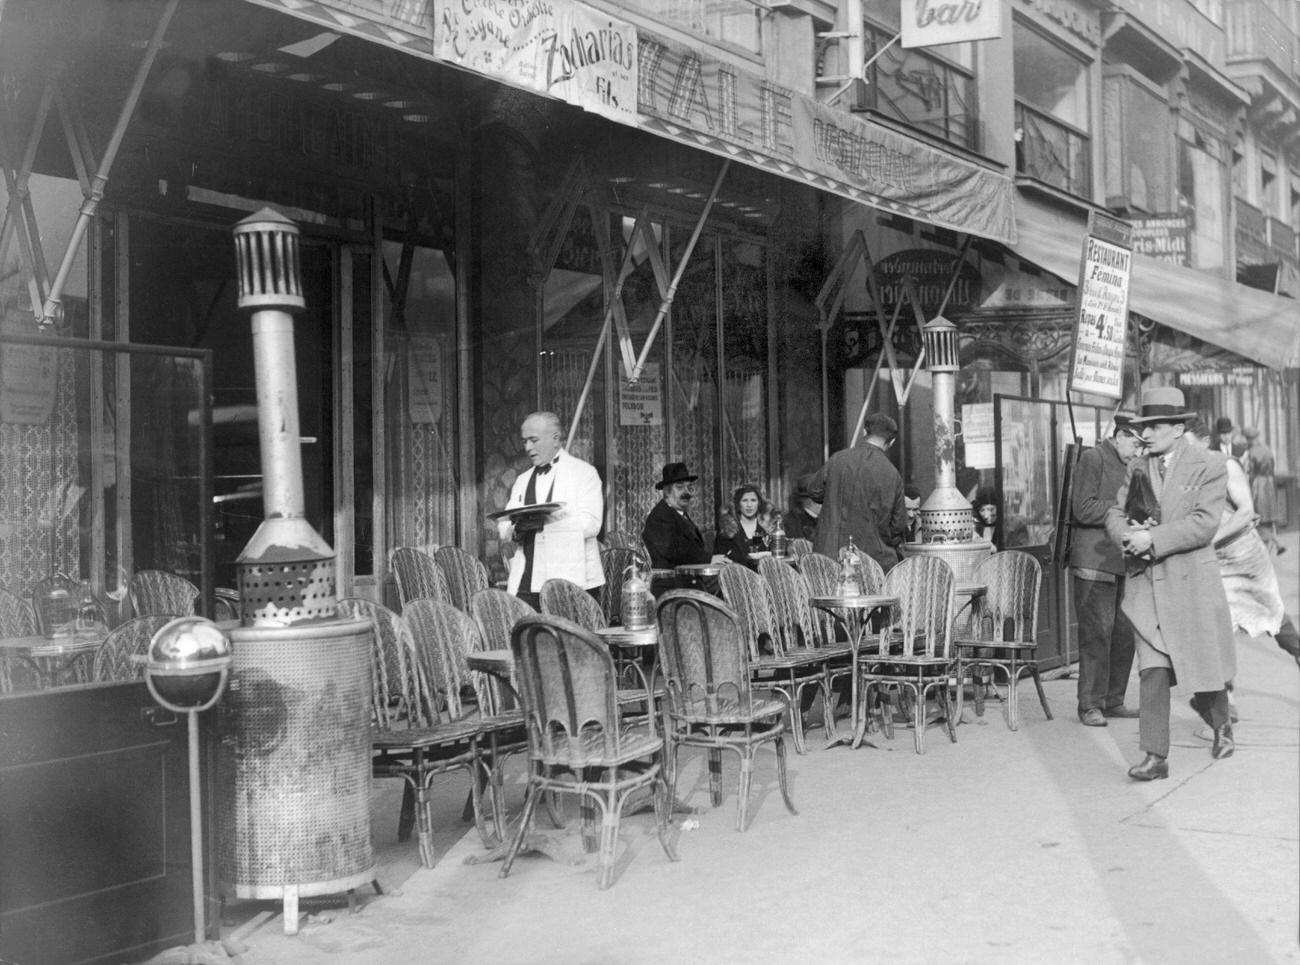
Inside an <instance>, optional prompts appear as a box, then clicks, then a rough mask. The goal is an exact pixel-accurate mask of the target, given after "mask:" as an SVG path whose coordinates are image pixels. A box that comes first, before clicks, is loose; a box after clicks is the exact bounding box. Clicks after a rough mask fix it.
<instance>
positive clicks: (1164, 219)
mask: <svg viewBox="0 0 1300 965" xmlns="http://www.w3.org/2000/svg"><path fill="white" fill-rule="evenodd" d="M1131 224H1132V225H1133V254H1135V255H1145V256H1146V257H1148V258H1154V259H1155V260H1156V261H1166V262H1169V263H1170V264H1171V265H1187V266H1189V267H1190V266H1191V264H1192V261H1191V238H1192V219H1191V215H1186V214H1157V215H1152V216H1151V217H1149V218H1134V219H1133V221H1132V222H1131Z"/></svg>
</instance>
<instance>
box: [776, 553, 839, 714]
mask: <svg viewBox="0 0 1300 965" xmlns="http://www.w3.org/2000/svg"><path fill="white" fill-rule="evenodd" d="M758 575H759V576H761V577H762V578H763V579H764V580H765V581H766V582H767V587H768V589H769V590H771V591H772V599H773V601H774V602H775V603H776V611H777V617H778V619H779V620H780V622H781V624H782V625H783V626H792V627H797V628H798V634H799V637H800V638H802V639H803V640H805V641H807V643H808V649H809V650H815V651H817V652H818V653H820V654H821V655H822V657H823V658H824V662H823V663H822V665H821V667H822V682H821V688H822V708H823V715H824V716H823V718H822V722H823V726H824V728H825V730H826V733H827V735H828V736H829V735H830V734H832V733H833V732H834V730H835V693H834V689H833V687H834V684H835V681H836V680H838V679H841V678H846V677H850V676H851V675H852V674H853V648H852V647H850V646H849V642H848V635H847V633H846V634H845V638H844V639H843V640H839V639H837V638H836V626H837V624H836V622H835V618H834V617H833V616H831V614H830V613H828V612H827V611H825V610H814V609H813V605H812V602H811V597H812V589H811V586H810V585H809V581H808V578H807V577H806V576H804V575H803V574H802V573H800V572H799V571H797V570H796V569H795V568H794V567H792V566H791V565H790V564H789V563H787V562H785V561H784V560H778V559H774V558H771V557H767V558H764V559H761V560H759V561H758Z"/></svg>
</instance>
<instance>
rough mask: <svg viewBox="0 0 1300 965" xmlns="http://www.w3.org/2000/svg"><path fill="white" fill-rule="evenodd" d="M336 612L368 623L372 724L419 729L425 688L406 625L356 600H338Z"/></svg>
mask: <svg viewBox="0 0 1300 965" xmlns="http://www.w3.org/2000/svg"><path fill="white" fill-rule="evenodd" d="M339 612H340V615H343V616H349V617H352V618H354V619H358V620H369V621H370V623H371V627H372V636H371V641H370V693H371V717H372V719H373V720H374V722H375V724H376V725H377V726H378V727H379V728H380V729H381V730H390V729H393V728H397V727H419V726H422V724H423V723H424V722H425V719H424V704H425V696H426V695H425V687H424V681H423V680H422V679H421V678H420V677H419V674H418V665H417V664H416V661H415V659H414V656H413V653H414V642H413V640H412V639H411V633H410V630H409V629H408V628H407V625H406V621H404V620H403V619H402V618H401V616H399V615H398V614H397V613H394V612H393V611H392V610H390V609H389V608H388V607H386V606H384V605H383V604H382V603H376V602H375V601H374V600H363V599H361V598H359V597H345V598H344V599H342V600H339Z"/></svg>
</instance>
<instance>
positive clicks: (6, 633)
mask: <svg viewBox="0 0 1300 965" xmlns="http://www.w3.org/2000/svg"><path fill="white" fill-rule="evenodd" d="M35 635H36V611H34V610H33V609H32V605H31V604H30V603H29V602H28V601H26V600H24V599H23V598H22V597H20V596H19V595H18V594H16V593H10V592H9V591H8V590H6V589H5V588H4V587H2V586H0V636H3V637H32V636H35ZM0 666H3V663H2V662H0Z"/></svg>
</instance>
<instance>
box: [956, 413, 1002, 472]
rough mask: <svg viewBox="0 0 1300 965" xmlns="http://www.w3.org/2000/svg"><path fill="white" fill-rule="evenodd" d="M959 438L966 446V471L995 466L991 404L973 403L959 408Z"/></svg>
mask: <svg viewBox="0 0 1300 965" xmlns="http://www.w3.org/2000/svg"><path fill="white" fill-rule="evenodd" d="M961 438H962V442H963V443H964V444H965V446H966V467H967V468H968V469H993V468H994V467H995V466H996V465H997V451H996V450H995V449H994V448H993V447H994V440H993V403H992V402H974V403H971V404H970V405H963V406H962V407H961Z"/></svg>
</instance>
